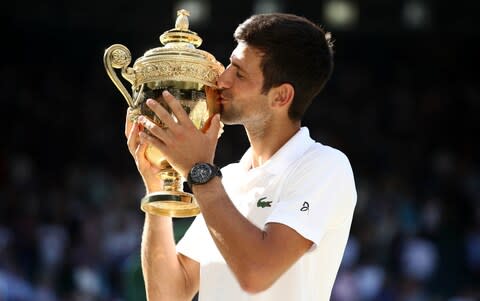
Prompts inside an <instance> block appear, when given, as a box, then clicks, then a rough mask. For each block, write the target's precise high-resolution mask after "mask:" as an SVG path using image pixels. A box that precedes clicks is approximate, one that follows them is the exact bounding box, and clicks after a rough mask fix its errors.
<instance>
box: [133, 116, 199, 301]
mask: <svg viewBox="0 0 480 301" xmlns="http://www.w3.org/2000/svg"><path fill="white" fill-rule="evenodd" d="M129 113H130V112H128V113H127V117H126V123H125V136H126V137H127V144H128V149H129V151H130V153H131V154H132V156H133V158H134V159H135V164H136V166H137V169H138V171H139V173H140V175H141V176H142V179H143V182H144V184H145V188H146V193H152V192H155V191H158V190H160V189H161V188H162V186H163V185H162V183H161V182H160V180H159V179H158V177H157V176H156V174H157V173H158V168H156V167H155V166H153V165H151V164H150V162H149V161H148V160H147V159H146V157H145V150H146V148H147V144H145V143H141V141H140V140H139V139H138V134H139V132H140V130H141V126H140V125H139V124H138V123H133V122H132V121H131V118H130V115H129ZM141 257H142V272H143V278H144V282H145V289H146V294H147V299H148V300H151V301H161V300H188V301H190V300H192V298H193V296H194V295H195V294H196V292H197V291H198V286H199V264H198V263H197V262H196V261H194V260H192V259H190V258H187V257H185V256H183V255H181V254H177V252H176V250H175V238H174V235H173V225H172V218H171V217H164V216H154V215H151V214H149V213H146V214H145V224H144V229H143V235H142V246H141Z"/></svg>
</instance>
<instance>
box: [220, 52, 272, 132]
mask: <svg viewBox="0 0 480 301" xmlns="http://www.w3.org/2000/svg"><path fill="white" fill-rule="evenodd" d="M260 62H261V52H259V51H258V50H257V49H255V48H252V47H249V46H248V45H247V44H245V43H239V44H238V45H237V47H236V48H235V49H234V50H233V52H232V55H231V56H230V64H229V65H228V66H227V67H226V69H225V71H224V72H223V73H222V74H221V75H220V77H219V79H218V81H217V84H218V86H219V88H220V89H221V92H220V96H221V97H220V102H221V105H222V111H221V117H222V121H223V122H224V123H225V124H243V125H246V126H248V125H249V124H252V123H253V124H255V123H256V122H262V121H263V122H264V121H265V119H266V118H268V117H269V116H270V115H269V114H270V110H269V106H268V98H267V95H265V94H261V90H262V85H263V74H262V71H261V70H260Z"/></svg>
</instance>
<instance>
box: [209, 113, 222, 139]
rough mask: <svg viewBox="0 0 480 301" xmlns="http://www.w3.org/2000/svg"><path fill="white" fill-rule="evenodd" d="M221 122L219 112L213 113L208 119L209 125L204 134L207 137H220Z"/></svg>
mask: <svg viewBox="0 0 480 301" xmlns="http://www.w3.org/2000/svg"><path fill="white" fill-rule="evenodd" d="M220 130H222V129H221V123H220V114H215V115H214V116H213V118H212V119H211V121H210V127H209V128H208V130H207V132H206V134H207V136H208V137H209V138H211V139H214V140H217V139H218V138H219V137H220Z"/></svg>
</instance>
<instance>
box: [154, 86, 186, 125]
mask: <svg viewBox="0 0 480 301" xmlns="http://www.w3.org/2000/svg"><path fill="white" fill-rule="evenodd" d="M162 96H163V99H164V100H165V102H166V103H167V104H168V106H169V107H170V109H172V112H173V114H174V115H175V117H177V120H178V122H179V123H180V124H184V125H187V124H191V121H190V118H189V117H188V114H187V113H186V112H185V110H184V109H183V108H182V105H181V104H180V102H179V101H178V100H177V99H176V98H175V97H174V96H173V95H172V94H170V92H168V91H167V90H165V91H163V92H162ZM147 105H149V107H150V108H151V109H152V110H153V111H154V112H155V113H157V111H156V110H159V111H160V109H163V112H162V115H163V114H165V113H166V114H167V115H168V116H169V117H170V118H169V122H170V121H172V122H175V121H174V120H173V118H171V115H169V114H168V113H167V111H166V110H165V109H164V108H163V107H162V106H161V105H159V104H158V103H156V102H150V103H149V102H147ZM150 105H152V106H150ZM157 115H158V114H157ZM158 117H159V118H160V119H161V120H162V121H163V122H165V120H163V118H162V116H158ZM168 126H170V125H168Z"/></svg>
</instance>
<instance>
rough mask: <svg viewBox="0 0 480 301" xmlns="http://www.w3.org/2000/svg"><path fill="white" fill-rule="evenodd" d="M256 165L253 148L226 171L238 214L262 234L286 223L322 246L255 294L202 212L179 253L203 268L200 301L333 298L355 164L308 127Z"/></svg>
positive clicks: (352, 197) (349, 214)
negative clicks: (247, 289)
mask: <svg viewBox="0 0 480 301" xmlns="http://www.w3.org/2000/svg"><path fill="white" fill-rule="evenodd" d="M251 162H252V157H251V150H250V149H249V150H248V151H247V152H246V153H245V154H244V155H243V157H242V159H241V160H240V162H239V163H233V164H229V165H227V166H226V167H224V168H223V169H222V173H223V179H222V182H223V185H224V187H225V190H226V191H227V193H228V195H229V197H230V199H231V200H232V202H233V203H234V205H235V206H236V207H237V209H238V210H239V211H240V212H241V213H242V214H243V215H244V216H246V217H247V218H248V219H249V220H250V221H251V222H252V223H254V224H255V225H256V226H257V227H259V228H261V229H262V228H263V227H264V226H265V224H266V223H269V222H276V223H282V224H285V225H287V226H289V227H291V228H292V229H294V230H295V231H297V232H298V233H299V234H300V235H302V236H303V237H305V238H307V239H309V240H311V241H312V242H313V243H314V245H313V247H312V248H311V249H310V250H309V252H307V253H306V254H305V255H304V256H302V257H301V258H300V259H299V260H298V261H297V262H296V263H295V264H294V265H293V266H292V267H291V268H290V269H289V270H288V271H286V272H285V274H283V275H282V276H281V277H280V278H279V279H278V280H277V281H276V282H275V283H274V284H273V285H272V286H271V287H270V288H269V289H267V290H266V291H264V292H261V293H258V294H249V293H247V292H245V291H243V290H242V289H241V287H240V285H239V284H238V283H237V281H236V279H235V276H234V275H233V274H232V272H231V271H230V269H229V267H228V266H227V264H226V263H225V260H224V259H223V257H222V255H221V254H220V252H219V251H218V249H217V247H216V245H215V243H214V241H213V239H212V237H211V236H210V234H209V232H208V229H207V227H206V225H205V221H204V219H203V216H202V215H201V214H200V215H199V216H197V217H196V218H195V220H194V222H193V223H192V225H191V226H190V228H189V229H188V230H187V232H186V233H185V236H184V237H183V238H182V239H181V241H180V242H179V243H178V245H177V251H178V252H179V253H182V254H184V255H185V256H187V257H189V258H191V259H193V260H196V261H197V262H199V263H200V288H199V300H201V301H227V300H228V301H247V300H248V301H278V300H282V301H289V300H292V301H327V300H329V299H330V293H331V290H332V287H333V283H334V281H335V277H336V275H337V272H338V268H339V266H340V262H341V259H342V256H343V252H344V249H345V245H346V242H347V239H348V235H349V232H350V226H351V222H352V216H353V211H354V207H355V204H356V198H357V194H356V189H355V183H354V178H353V172H352V168H351V166H350V162H349V160H348V159H347V157H346V156H345V155H344V154H343V153H342V152H340V151H338V150H336V149H334V148H331V147H329V146H325V145H322V144H320V143H318V142H315V141H314V140H312V139H311V138H310V135H309V132H308V129H307V128H306V127H302V128H301V130H300V131H299V132H298V133H297V134H296V135H295V136H293V137H292V138H291V139H290V140H289V141H288V142H287V143H286V144H285V145H284V146H283V147H282V148H281V149H279V150H278V151H277V153H275V154H274V156H273V157H272V158H270V160H268V161H267V162H265V163H264V164H263V165H262V166H260V167H257V168H253V169H252V168H250V167H251ZM285 243H288V241H286V242H285ZM250 247H251V248H255V246H254V245H252V246H250Z"/></svg>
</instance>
